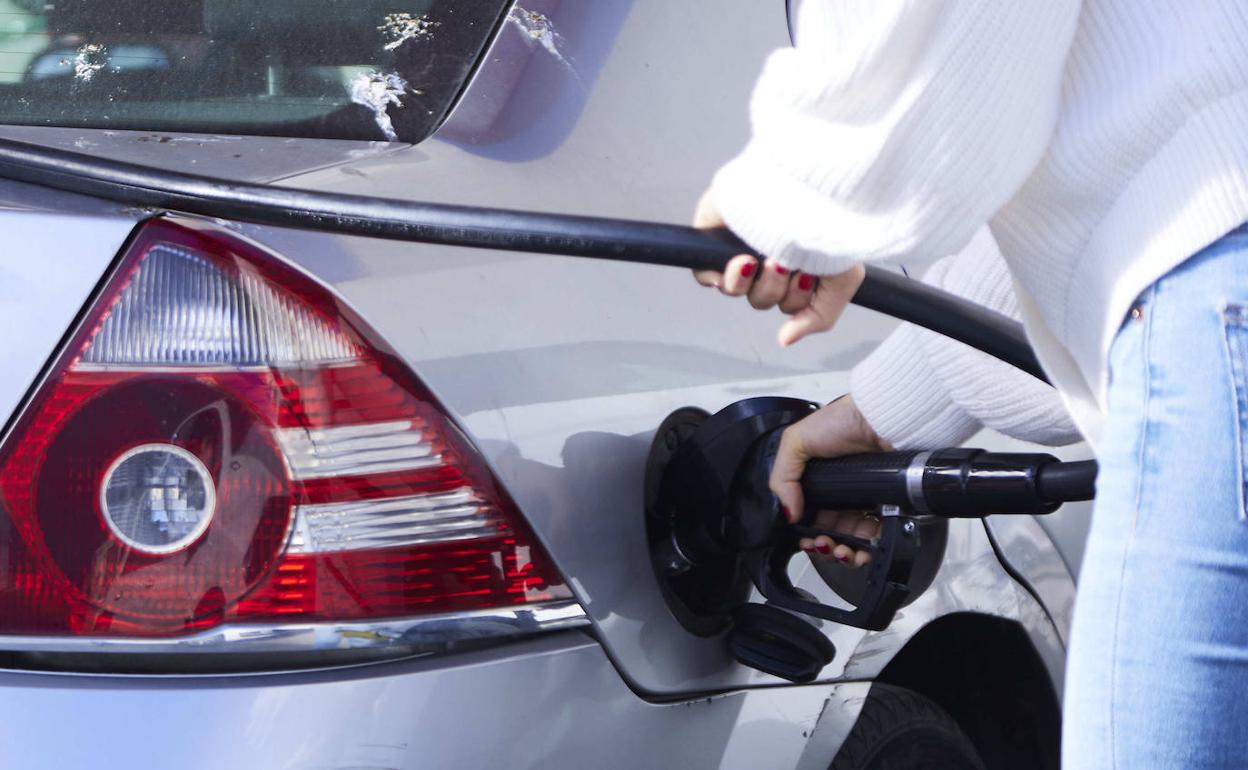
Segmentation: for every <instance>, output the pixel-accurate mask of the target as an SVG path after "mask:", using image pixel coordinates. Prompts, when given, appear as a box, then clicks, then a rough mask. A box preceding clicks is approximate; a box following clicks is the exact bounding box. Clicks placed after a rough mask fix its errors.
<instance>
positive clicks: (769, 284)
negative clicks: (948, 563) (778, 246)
mask: <svg viewBox="0 0 1248 770" xmlns="http://www.w3.org/2000/svg"><path fill="white" fill-rule="evenodd" d="M790 277H791V276H790V275H789V269H788V268H787V267H785V266H784V265H782V264H780V263H779V262H776V261H775V260H771V259H769V260H767V261H766V262H764V263H763V266H762V269H761V270H760V272H759V274H758V277H757V278H755V279H754V285H753V286H751V287H750V294H749V299H750V305H751V306H752V307H754V308H755V309H757V310H767V309H768V308H773V307H775V306H776V303H778V302H779V301H780V300H781V299H783V298H784V295H785V293H786V292H787V291H788V290H789V278H790Z"/></svg>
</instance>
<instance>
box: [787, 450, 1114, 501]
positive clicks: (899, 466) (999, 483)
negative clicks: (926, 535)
mask: <svg viewBox="0 0 1248 770" xmlns="http://www.w3.org/2000/svg"><path fill="white" fill-rule="evenodd" d="M1095 479H1096V463H1095V462H1094V461H1085V462H1078V463H1063V462H1061V461H1059V460H1058V459H1057V458H1056V457H1053V456H1052V455H1047V454H1031V453H1009V452H987V451H984V450H982V449H961V448H956V449H938V450H933V451H924V452H915V451H906V452H877V453H870V454H859V455H849V456H846V457H838V458H833V459H819V460H812V461H810V462H809V463H807V465H806V470H805V472H804V473H803V474H802V494H803V496H804V498H805V500H804V506H803V507H804V509H805V512H806V517H809V516H810V515H812V513H813V512H814V511H818V510H874V509H875V508H877V507H879V506H881V505H896V506H899V507H901V508H903V509H906V510H908V511H911V512H913V513H917V514H932V515H936V516H946V517H982V516H989V515H993V514H1032V515H1036V514H1045V513H1052V512H1053V511H1055V510H1057V508H1058V507H1059V506H1061V504H1062V503H1064V502H1071V501H1075V500H1091V499H1092V498H1093V496H1094V494H1095V488H1094V482H1095Z"/></svg>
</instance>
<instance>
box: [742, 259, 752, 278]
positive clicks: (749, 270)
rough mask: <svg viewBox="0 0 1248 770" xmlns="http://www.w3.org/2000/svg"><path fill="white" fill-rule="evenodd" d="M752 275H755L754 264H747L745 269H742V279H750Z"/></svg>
mask: <svg viewBox="0 0 1248 770" xmlns="http://www.w3.org/2000/svg"><path fill="white" fill-rule="evenodd" d="M751 275H754V263H753V262H747V263H746V264H745V267H743V268H741V277H742V278H749V277H750V276H751Z"/></svg>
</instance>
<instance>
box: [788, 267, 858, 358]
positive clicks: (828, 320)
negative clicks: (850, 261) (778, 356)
mask: <svg viewBox="0 0 1248 770" xmlns="http://www.w3.org/2000/svg"><path fill="white" fill-rule="evenodd" d="M865 274H866V273H865V271H864V270H863V268H862V266H861V265H857V266H856V267H854V268H851V269H850V270H847V271H846V272H844V273H841V274H839V275H833V276H824V277H823V278H820V279H819V283H818V284H817V285H816V287H815V294H814V296H813V297H811V300H810V304H809V305H807V306H806V307H805V308H803V309H801V310H800V311H798V312H797V313H796V314H795V315H794V316H793V318H791V319H790V320H788V321H787V322H785V324H784V325H783V326H781V327H780V335H779V339H780V344H781V346H783V347H788V346H789V345H792V344H793V343H794V342H797V341H798V340H800V339H801V338H803V337H805V336H807V335H809V334H814V333H815V332H821V331H827V330H828V329H831V328H832V327H833V326H834V325H835V324H836V322H837V320H838V319H839V318H840V317H841V313H843V312H845V306H846V305H848V304H849V301H850V300H851V299H852V298H853V296H854V292H856V291H858V287H859V286H861V285H862V279H863V277H864V276H865ZM799 283H800V281H799Z"/></svg>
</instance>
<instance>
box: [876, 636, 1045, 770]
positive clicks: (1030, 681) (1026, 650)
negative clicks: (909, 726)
mask: <svg viewBox="0 0 1248 770" xmlns="http://www.w3.org/2000/svg"><path fill="white" fill-rule="evenodd" d="M875 681H876V682H878V683H882V684H889V685H893V686H896V687H903V688H905V689H908V690H913V691H914V692H918V693H921V694H923V695H925V696H927V697H928V698H930V699H931V700H933V701H934V702H936V703H937V704H938V705H939V706H940V707H941V708H943V709H944V710H945V711H947V712H948V713H949V714H950V715H951V716H952V717H953V718H954V719H955V720H956V721H957V722H958V724H959V725H960V726H961V727H962V729H963V730H964V731H965V732H966V734H967V735H968V736H969V737H970V738H971V741H972V742H973V743H974V744H975V747H976V749H978V751H979V753H980V755H981V756H982V757H983V758H984V761H985V762H986V763H987V764H988V766H989V767H1010V768H1018V769H1019V770H1032V769H1034V770H1049V769H1050V768H1054V769H1056V768H1057V767H1058V764H1059V760H1060V740H1061V705H1060V702H1059V698H1058V695H1057V690H1056V688H1055V687H1054V684H1053V681H1052V680H1051V679H1050V678H1049V674H1048V670H1047V669H1046V667H1045V665H1044V663H1043V661H1042V659H1041V657H1040V654H1039V653H1038V652H1037V651H1036V648H1035V646H1034V645H1033V644H1032V642H1031V639H1030V637H1029V636H1028V635H1027V632H1026V631H1025V630H1024V628H1023V626H1022V625H1020V624H1018V623H1016V622H1014V621H1011V620H1006V619H1003V618H998V617H993V616H990V615H983V614H979V613H972V612H960V613H954V614H950V615H945V616H942V617H940V618H937V619H936V620H933V621H932V622H931V623H929V624H927V625H926V626H924V627H923V628H922V629H920V630H919V632H918V633H917V634H915V635H914V637H913V638H911V640H910V641H909V642H907V643H906V645H905V646H904V647H903V648H902V649H901V650H900V651H899V652H898V653H897V655H896V656H894V657H893V659H892V660H891V661H890V662H889V663H888V665H887V666H885V667H884V669H883V670H882V671H881V672H880V674H879V676H878V677H876V680H875Z"/></svg>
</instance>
